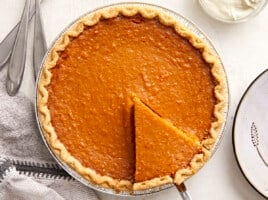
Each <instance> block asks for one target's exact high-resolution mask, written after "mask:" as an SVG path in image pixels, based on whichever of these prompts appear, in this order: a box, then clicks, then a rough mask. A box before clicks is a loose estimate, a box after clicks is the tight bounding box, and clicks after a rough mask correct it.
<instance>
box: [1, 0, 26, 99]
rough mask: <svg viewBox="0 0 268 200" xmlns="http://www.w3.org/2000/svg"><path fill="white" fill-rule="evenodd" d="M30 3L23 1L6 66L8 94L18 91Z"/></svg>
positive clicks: (23, 65) (24, 58) (22, 70)
mask: <svg viewBox="0 0 268 200" xmlns="http://www.w3.org/2000/svg"><path fill="white" fill-rule="evenodd" d="M30 3H31V0H26V1H25V6H24V10H23V13H22V16H21V22H20V25H19V29H18V33H17V36H16V39H15V44H14V47H13V50H12V53H11V58H10V63H9V66H8V72H7V83H6V87H7V92H8V94H9V95H10V96H14V95H15V94H16V93H17V92H18V89H19V88H20V85H21V81H22V78H23V73H24V68H25V60H26V50H27V37H28V22H29V10H30Z"/></svg>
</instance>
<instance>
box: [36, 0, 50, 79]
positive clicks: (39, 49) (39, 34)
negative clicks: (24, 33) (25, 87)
mask: <svg viewBox="0 0 268 200" xmlns="http://www.w3.org/2000/svg"><path fill="white" fill-rule="evenodd" d="M46 51H47V44H46V39H45V34H44V29H43V23H42V19H41V13H40V3H39V0H35V24H34V47H33V65H34V75H35V79H36V78H37V76H38V72H39V69H40V65H41V62H42V60H43V57H44V55H45V53H46Z"/></svg>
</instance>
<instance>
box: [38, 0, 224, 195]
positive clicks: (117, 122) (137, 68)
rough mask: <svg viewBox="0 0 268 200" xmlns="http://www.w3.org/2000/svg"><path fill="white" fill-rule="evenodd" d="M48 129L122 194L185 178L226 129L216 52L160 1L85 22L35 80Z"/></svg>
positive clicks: (73, 163)
mask: <svg viewBox="0 0 268 200" xmlns="http://www.w3.org/2000/svg"><path fill="white" fill-rule="evenodd" d="M37 97H38V98H37V105H38V113H39V120H40V123H41V126H42V130H43V134H44V135H45V138H46V140H47V143H48V144H49V146H50V148H51V149H52V150H53V152H54V153H55V154H56V155H57V156H58V157H59V158H60V159H61V160H62V161H63V162H65V163H66V164H67V165H69V166H70V167H71V168H73V169H74V170H75V171H76V172H77V173H79V174H80V175H81V176H82V177H84V178H85V179H87V180H88V181H89V182H91V183H94V184H98V185H100V186H103V187H107V188H112V189H115V190H119V191H123V190H143V189H148V188H153V187H156V186H161V185H164V184H167V183H173V182H174V183H177V184H180V183H181V182H183V181H184V180H186V179H187V178H189V177H190V176H191V175H193V174H194V173H195V172H196V171H197V170H198V169H199V168H200V167H201V166H202V165H203V164H204V163H205V162H206V161H207V159H208V158H209V156H210V153H211V151H212V148H213V145H214V144H215V141H216V139H217V136H218V134H219V132H220V130H221V128H222V126H223V122H224V109H225V106H226V82H225V74H224V71H223V69H222V67H221V65H220V61H219V58H218V57H217V56H216V54H215V53H214V52H213V51H212V50H211V49H210V48H209V46H207V45H206V43H205V42H204V41H203V40H201V39H200V38H198V37H197V36H196V35H194V33H192V32H191V31H190V30H188V29H187V28H185V27H184V26H182V25H181V24H180V23H179V22H178V20H177V19H175V18H173V17H171V16H169V15H168V14H166V13H165V12H164V11H161V10H160V9H158V8H155V7H153V6H144V5H143V6H137V5H124V6H123V5H118V6H113V7H108V8H103V9H100V10H97V11H95V12H93V13H90V14H88V15H86V16H84V17H82V18H80V19H79V20H78V21H77V22H76V23H74V24H73V25H72V26H71V27H70V28H69V29H68V30H67V31H65V32H64V33H63V34H62V35H61V37H60V38H59V39H58V40H57V41H56V43H55V44H54V46H53V47H52V48H51V50H50V52H49V53H48V55H47V57H46V60H45V62H44V66H43V69H42V73H41V76H40V78H39V83H38V92H37Z"/></svg>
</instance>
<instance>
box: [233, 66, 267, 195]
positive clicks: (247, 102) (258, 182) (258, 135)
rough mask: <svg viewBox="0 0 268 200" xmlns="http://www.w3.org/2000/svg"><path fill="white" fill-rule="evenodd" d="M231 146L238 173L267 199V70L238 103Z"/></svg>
mask: <svg viewBox="0 0 268 200" xmlns="http://www.w3.org/2000/svg"><path fill="white" fill-rule="evenodd" d="M233 144H234V151H235V154H236V158H237V161H238V163H239V166H240V169H241V171H242V172H243V174H244V175H245V177H246V178H247V180H248V181H249V183H250V184H251V185H252V186H253V187H254V188H255V189H256V190H257V191H258V192H259V193H261V194H262V195H263V196H265V197H266V198H268V69H267V70H265V71H264V72H263V73H261V74H260V75H259V76H258V77H257V78H256V79H255V80H254V81H253V82H252V83H251V84H250V86H249V87H248V89H247V90H246V92H245V93H244V95H243V97H242V99H241V101H240V103H239V106H238V108H237V111H236V115H235V119H234V126H233Z"/></svg>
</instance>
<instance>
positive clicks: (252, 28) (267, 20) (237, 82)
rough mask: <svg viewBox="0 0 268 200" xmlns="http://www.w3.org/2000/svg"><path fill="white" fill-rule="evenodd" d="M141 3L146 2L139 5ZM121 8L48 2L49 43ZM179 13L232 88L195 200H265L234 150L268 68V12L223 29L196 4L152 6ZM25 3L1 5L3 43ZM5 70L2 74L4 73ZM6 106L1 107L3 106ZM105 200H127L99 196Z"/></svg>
mask: <svg viewBox="0 0 268 200" xmlns="http://www.w3.org/2000/svg"><path fill="white" fill-rule="evenodd" d="M140 1H141V0H140ZM116 2H120V1H119V0H117V1H111V0H99V1H94V0H43V3H42V5H41V9H42V15H43V19H44V29H45V35H46V38H47V43H48V45H50V43H51V42H52V41H53V39H54V38H55V37H56V36H57V34H58V33H59V32H60V31H61V30H62V29H63V28H64V27H66V26H67V25H68V24H69V23H70V22H72V21H73V20H74V19H76V18H77V17H78V16H80V15H81V14H83V13H85V12H87V11H90V10H92V9H95V8H97V7H100V6H103V5H108V4H111V3H116ZM142 2H147V3H154V4H157V5H160V6H163V7H166V8H169V9H171V10H174V11H176V12H178V13H180V14H182V15H184V16H186V17H187V18H189V19H191V20H192V21H193V22H195V23H196V24H197V25H198V26H199V27H200V28H201V29H202V30H203V31H204V32H205V33H206V34H207V35H208V36H209V37H210V38H211V40H212V42H213V44H214V45H215V46H216V48H217V50H218V51H219V54H220V55H221V58H222V60H223V63H224V65H225V68H226V72H227V76H228V80H229V87H230V96H231V101H230V112H229V117H228V121H227V127H226V130H225V135H224V138H223V140H222V143H221V145H220V147H219V149H218V151H217V152H216V154H215V155H214V157H213V158H212V159H211V160H210V161H209V162H208V163H207V164H206V166H205V167H204V168H202V169H201V170H200V171H199V172H198V173H197V174H196V175H194V176H193V177H192V178H191V179H189V180H188V181H187V182H186V184H187V187H188V189H189V192H190V193H191V195H192V197H193V199H198V200H201V199H206V200H209V199H213V200H214V199H217V200H221V199H222V200H225V199H232V200H245V199H248V200H261V199H264V198H263V197H262V196H260V195H259V194H258V193H257V192H256V191H255V190H254V189H253V188H252V187H251V186H250V185H249V184H248V183H247V181H246V180H245V178H244V177H243V175H242V174H241V172H240V171H239V168H238V165H237V163H236V160H235V157H234V152H233V147H232V123H233V116H234V113H235V109H236V106H237V104H238V102H239V100H240V98H241V96H242V94H243V92H244V90H245V89H246V88H247V86H248V85H249V84H250V82H251V81H252V80H253V79H254V78H255V77H256V76H257V75H258V74H259V73H261V72H262V71H263V70H264V69H266V68H268V53H267V52H268V51H267V46H268V8H267V7H266V8H265V9H264V10H263V11H262V12H261V13H260V14H259V15H258V16H257V17H255V18H254V19H252V20H250V21H248V22H246V23H242V24H232V25H231V24H223V23H220V22H218V21H215V20H213V19H211V18H209V17H208V16H206V14H205V13H203V11H202V10H201V8H200V6H199V4H198V2H197V0H169V1H160V0H155V1H149V0H147V1H146V0H143V1H142ZM23 5H24V1H23V0H1V2H0V41H1V40H2V39H3V38H4V37H5V35H6V34H7V33H8V32H9V31H10V29H11V28H12V27H13V26H14V25H15V24H16V22H17V21H18V19H19V17H20V15H21V12H22V9H23ZM32 33H33V23H31V27H30V34H29V43H28V52H27V54H28V55H27V62H26V69H25V78H24V80H23V83H22V88H21V91H22V92H24V93H25V94H26V95H27V96H29V97H30V98H33V97H34V81H33V70H32ZM5 70H6V68H5V69H4V70H2V72H5ZM0 103H1V102H0ZM99 196H100V197H101V199H104V200H108V199H125V198H119V197H114V196H108V195H104V194H99ZM135 199H150V200H152V199H158V200H164V199H180V197H179V195H178V193H177V191H176V190H175V189H174V188H172V189H169V190H166V191H163V192H160V193H157V194H154V195H151V196H147V197H137V198H135Z"/></svg>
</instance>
